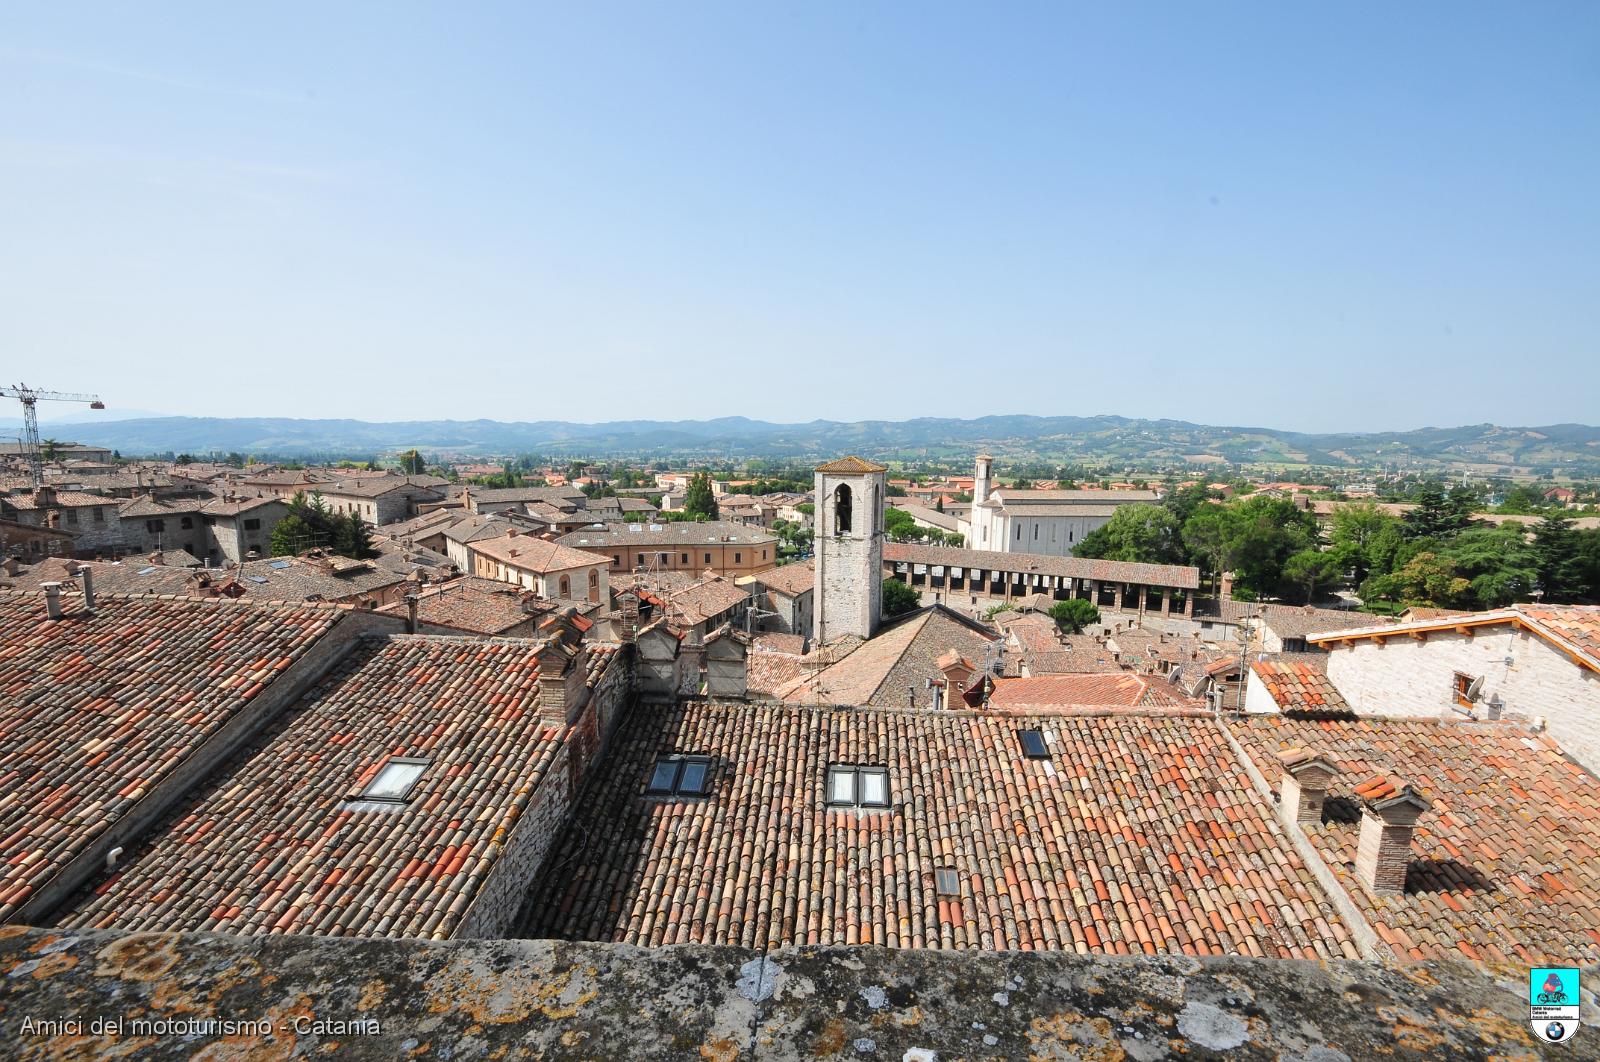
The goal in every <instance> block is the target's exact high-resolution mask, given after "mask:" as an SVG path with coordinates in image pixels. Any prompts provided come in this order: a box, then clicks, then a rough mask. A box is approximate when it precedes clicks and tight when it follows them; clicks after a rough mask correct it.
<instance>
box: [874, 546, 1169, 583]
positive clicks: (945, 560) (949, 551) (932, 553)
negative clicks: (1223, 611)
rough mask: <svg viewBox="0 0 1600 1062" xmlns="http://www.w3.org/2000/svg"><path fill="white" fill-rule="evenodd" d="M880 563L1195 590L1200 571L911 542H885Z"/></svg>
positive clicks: (1166, 565) (1129, 562) (1159, 565)
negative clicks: (882, 561)
mask: <svg viewBox="0 0 1600 1062" xmlns="http://www.w3.org/2000/svg"><path fill="white" fill-rule="evenodd" d="M883 559H884V560H885V561H886V562H891V563H911V564H932V565H943V566H947V567H953V568H962V569H966V568H976V569H978V570H980V571H999V572H1025V573H1038V574H1041V575H1065V576H1071V577H1072V578H1074V579H1094V580H1097V581H1100V582H1119V583H1141V584H1144V585H1148V586H1169V587H1178V588H1180V589H1183V588H1187V589H1195V588H1197V587H1198V586H1199V585H1200V569H1199V568H1190V567H1184V566H1180V565H1172V564H1137V563H1134V562H1132V561H1109V560H1090V559H1088V558H1085V557H1054V556H1049V555H1047V554H1043V553H1000V552H996V551H994V550H983V549H954V548H951V547H948V546H924V545H920V544H918V543H914V542H885V543H884V544H883Z"/></svg>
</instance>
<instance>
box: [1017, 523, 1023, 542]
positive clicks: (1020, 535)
mask: <svg viewBox="0 0 1600 1062" xmlns="http://www.w3.org/2000/svg"><path fill="white" fill-rule="evenodd" d="M1017 541H1018V542H1021V541H1022V525H1021V524H1018V525H1017Z"/></svg>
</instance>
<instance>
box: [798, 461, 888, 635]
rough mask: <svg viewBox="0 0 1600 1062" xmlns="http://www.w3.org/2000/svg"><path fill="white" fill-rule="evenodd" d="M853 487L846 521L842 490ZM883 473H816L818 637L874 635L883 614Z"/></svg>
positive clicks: (815, 605) (814, 593)
mask: <svg viewBox="0 0 1600 1062" xmlns="http://www.w3.org/2000/svg"><path fill="white" fill-rule="evenodd" d="M841 488H844V489H847V490H848V491H849V492H850V495H849V497H850V515H849V528H848V529H845V528H844V527H843V521H842V514H841V513H840V511H839V508H840V507H839V504H838V499H839V494H838V492H839V490H840V489H841ZM883 493H884V483H883V473H881V472H877V473H865V474H859V475H850V474H834V473H825V472H818V473H817V475H816V498H817V502H816V505H817V534H816V538H815V539H814V548H815V550H816V560H815V565H816V569H817V574H816V583H815V586H814V588H813V590H812V605H813V608H814V610H815V611H814V613H813V616H814V619H813V627H814V630H815V637H816V640H817V642H818V643H819V644H820V643H822V642H827V641H832V640H833V639H835V638H838V637H840V636H842V635H846V634H855V635H859V636H860V637H862V638H870V637H871V636H872V634H873V632H874V631H876V630H877V628H878V622H879V620H880V619H881V617H882V615H883V505H884V501H883Z"/></svg>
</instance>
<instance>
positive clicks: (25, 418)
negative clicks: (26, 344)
mask: <svg viewBox="0 0 1600 1062" xmlns="http://www.w3.org/2000/svg"><path fill="white" fill-rule="evenodd" d="M0 395H3V396H5V397H7V398H15V399H17V400H18V401H20V402H21V403H22V451H23V454H22V455H23V456H24V457H26V458H27V459H28V467H29V469H30V470H31V471H32V472H33V487H34V489H35V490H38V489H39V488H40V487H42V486H44V456H43V455H42V454H41V453H40V452H39V416H38V414H37V413H36V412H35V411H34V406H36V405H38V404H39V402H40V401H45V402H87V403H89V408H90V409H104V408H106V404H105V403H104V402H102V401H100V396H99V395H71V394H67V393H65V392H63V391H39V390H35V389H34V388H32V387H29V386H28V385H27V384H17V385H16V386H15V387H4V386H0Z"/></svg>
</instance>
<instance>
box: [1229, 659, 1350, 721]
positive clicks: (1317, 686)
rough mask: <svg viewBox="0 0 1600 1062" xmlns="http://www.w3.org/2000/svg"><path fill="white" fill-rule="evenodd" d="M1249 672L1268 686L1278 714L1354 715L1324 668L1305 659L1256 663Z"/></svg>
mask: <svg viewBox="0 0 1600 1062" xmlns="http://www.w3.org/2000/svg"><path fill="white" fill-rule="evenodd" d="M1250 670H1251V671H1254V672H1255V674H1256V677H1257V678H1259V679H1260V680H1261V683H1262V685H1264V686H1266V688H1267V693H1269V694H1270V695H1271V696H1272V699H1273V701H1274V702H1276V704H1277V705H1278V710H1279V711H1282V712H1291V713H1294V712H1298V713H1302V714H1308V715H1309V714H1317V715H1349V714H1351V712H1350V705H1349V703H1348V702H1346V701H1345V699H1344V694H1342V693H1340V692H1339V690H1338V688H1337V687H1336V686H1334V684H1333V682H1332V681H1331V680H1330V679H1329V678H1328V675H1327V671H1326V670H1325V669H1322V668H1318V667H1316V666H1315V665H1313V664H1310V663H1307V662H1305V661H1303V660H1255V661H1252V662H1251V664H1250Z"/></svg>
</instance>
